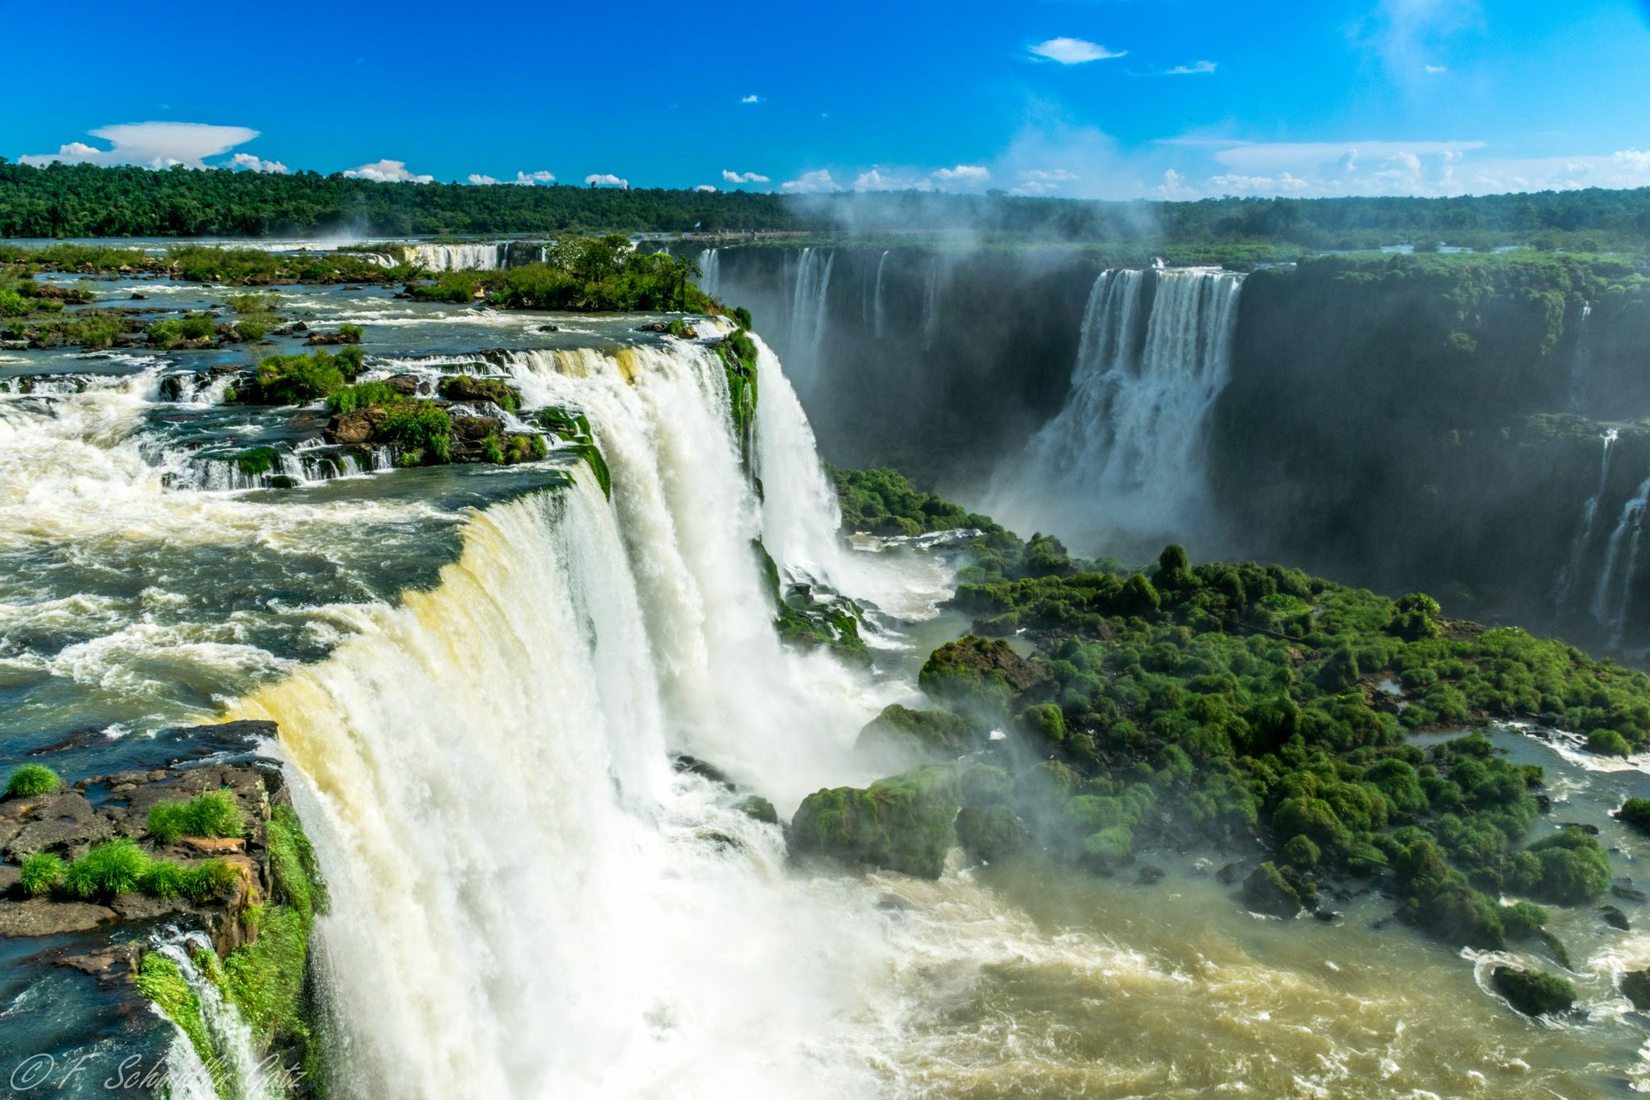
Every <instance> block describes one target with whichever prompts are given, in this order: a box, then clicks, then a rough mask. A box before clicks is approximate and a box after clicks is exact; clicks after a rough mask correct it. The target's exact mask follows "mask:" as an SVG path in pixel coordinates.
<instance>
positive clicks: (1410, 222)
mask: <svg viewBox="0 0 1650 1100" xmlns="http://www.w3.org/2000/svg"><path fill="white" fill-rule="evenodd" d="M593 231H615V232H626V233H635V232H654V233H689V232H695V231H697V232H701V233H715V234H730V233H752V232H758V231H767V232H789V233H797V234H828V233H837V232H843V231H852V232H856V233H860V234H900V235H910V234H921V233H940V234H944V233H952V234H955V233H960V232H964V231H966V232H967V234H968V235H969V238H970V240H977V239H980V238H983V239H985V240H986V241H988V242H989V241H991V240H993V239H998V238H1001V239H1005V240H1009V241H1014V240H1024V239H1030V240H1041V241H1054V240H1058V241H1066V242H1073V243H1095V244H1105V243H1119V242H1135V243H1141V244H1148V245H1157V244H1161V245H1164V246H1172V245H1180V246H1196V245H1224V246H1237V245H1268V244H1269V245H1274V246H1280V247H1286V248H1305V249H1363V248H1373V247H1378V246H1381V245H1389V244H1394V243H1400V244H1413V245H1415V246H1416V248H1417V249H1419V250H1426V249H1429V248H1434V247H1437V245H1438V244H1440V243H1446V244H1448V245H1451V246H1455V247H1465V248H1474V249H1486V248H1494V247H1499V246H1502V245H1511V244H1522V245H1532V246H1534V247H1537V248H1546V249H1566V250H1571V251H1585V252H1596V251H1622V252H1630V253H1632V254H1635V255H1637V254H1638V253H1640V252H1642V251H1643V247H1644V243H1643V242H1644V241H1645V239H1646V238H1647V237H1650V190H1642V189H1641V190H1636V191H1606V190H1599V189H1591V190H1584V191H1563V192H1542V193H1537V194H1510V195H1492V196H1481V197H1458V198H1337V199H1287V198H1284V199H1245V198H1222V199H1205V200H1201V201H1197V202H1102V201H1087V200H1076V199H1061V198H1047V197H1041V198H1032V197H1021V196H1014V195H1009V194H1006V193H1004V192H1001V191H989V192H986V193H985V194H978V195H974V194H970V195H950V194H934V193H927V192H915V191H906V192H882V193H836V194H829V195H806V196H804V195H781V194H770V193H759V192H744V191H728V192H713V191H697V190H693V191H690V190H675V189H663V188H646V189H636V190H621V189H610V188H594V187H576V186H569V185H557V186H552V187H513V186H489V187H478V186H471V185H464V184H457V183H431V184H418V183H378V182H374V181H370V180H361V179H349V178H345V177H344V176H343V175H341V174H333V175H321V174H319V173H316V172H310V171H303V172H295V173H293V174H291V175H263V174H258V173H251V172H231V171H222V170H205V171H203V170H197V169H189V168H183V167H177V168H169V169H165V170H159V171H156V170H151V169H147V168H136V167H102V166H94V165H87V164H75V165H65V164H53V165H51V166H49V167H46V168H34V167H29V166H25V165H20V164H11V163H7V162H5V161H4V160H3V159H0V237H22V238H34V237H47V238H65V237H192V236H231V237H257V236H266V235H282V234H306V235H307V234H339V235H354V236H405V235H410V234H418V235H437V236H440V235H457V236H463V235H478V234H536V233H564V232H593Z"/></svg>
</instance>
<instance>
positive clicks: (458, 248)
mask: <svg viewBox="0 0 1650 1100" xmlns="http://www.w3.org/2000/svg"><path fill="white" fill-rule="evenodd" d="M540 253H541V259H542V253H543V250H542V249H541V250H540ZM509 255H510V244H509V242H508V241H486V242H482V243H476V244H428V243H424V242H418V243H415V244H404V245H397V246H396V249H395V251H394V252H375V253H366V254H364V255H363V258H364V259H368V260H371V261H373V262H374V263H378V264H382V265H383V266H385V267H393V266H395V265H396V264H398V263H410V264H416V265H418V266H419V267H422V268H424V269H425V270H427V271H495V270H497V269H498V268H501V267H507V266H509Z"/></svg>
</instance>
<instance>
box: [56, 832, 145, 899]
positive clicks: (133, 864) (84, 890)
mask: <svg viewBox="0 0 1650 1100" xmlns="http://www.w3.org/2000/svg"><path fill="white" fill-rule="evenodd" d="M150 863H151V860H150V859H149V856H148V855H147V854H146V853H145V852H144V851H143V849H142V848H139V847H138V846H137V843H136V842H135V841H131V840H126V839H124V838H122V839H120V840H110V841H105V842H104V843H102V844H99V845H98V846H97V847H95V848H93V849H92V850H91V851H89V852H87V853H86V854H85V855H83V856H81V857H80V858H79V859H77V860H75V861H74V862H73V863H71V864H69V866H68V869H67V870H66V871H65V872H64V875H63V892H64V893H65V894H67V895H69V896H70V897H72V898H80V899H83V900H90V899H95V898H112V897H114V896H115V895H117V894H126V893H130V892H132V891H134V890H136V889H137V888H138V886H139V884H140V883H142V881H143V879H144V876H145V875H146V874H147V873H148V871H149V865H150Z"/></svg>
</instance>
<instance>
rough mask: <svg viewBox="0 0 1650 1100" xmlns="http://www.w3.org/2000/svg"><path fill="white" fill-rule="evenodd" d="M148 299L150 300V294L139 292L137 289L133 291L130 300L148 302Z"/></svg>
mask: <svg viewBox="0 0 1650 1100" xmlns="http://www.w3.org/2000/svg"><path fill="white" fill-rule="evenodd" d="M148 300H149V295H147V294H139V293H138V292H137V291H135V290H134V291H132V294H131V298H130V301H133V302H147V301H148Z"/></svg>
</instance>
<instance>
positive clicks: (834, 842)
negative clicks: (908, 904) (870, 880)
mask: <svg viewBox="0 0 1650 1100" xmlns="http://www.w3.org/2000/svg"><path fill="white" fill-rule="evenodd" d="M961 797H962V796H961V791H960V788H959V785H958V781H957V776H956V772H955V769H953V768H952V767H950V766H949V765H924V766H922V767H918V768H913V769H912V770H911V771H908V772H906V773H905V774H904V775H898V776H894V777H892V778H889V779H880V780H878V781H877V782H875V783H873V784H871V786H870V787H869V788H867V789H865V790H856V789H854V788H852V787H838V788H835V789H833V790H822V791H819V792H817V793H815V794H811V795H809V796H808V797H807V798H805V799H803V801H802V805H801V806H800V807H798V809H797V811H796V816H795V817H794V818H793V819H792V821H791V845H792V848H793V849H794V850H795V851H797V852H801V853H818V854H824V855H830V856H833V857H835V858H839V859H845V860H848V861H850V862H855V863H864V864H869V865H871V866H874V867H886V868H888V869H889V870H893V871H903V872H904V873H906V874H909V875H917V876H919V877H921V878H939V877H940V872H941V871H943V870H944V869H945V853H946V852H947V850H949V849H950V847H951V846H952V844H953V843H954V842H955V839H956V833H955V830H954V822H955V821H956V817H957V811H958V809H959V808H960V804H961Z"/></svg>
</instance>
